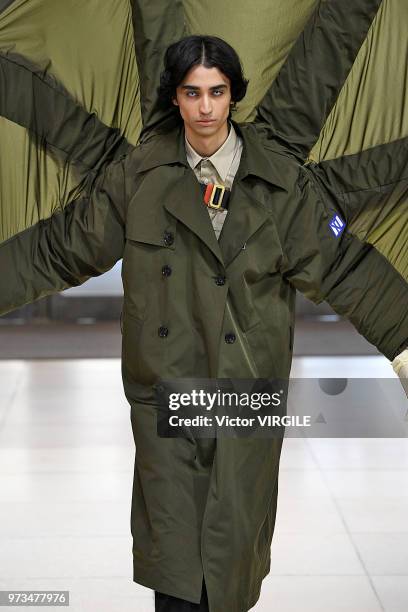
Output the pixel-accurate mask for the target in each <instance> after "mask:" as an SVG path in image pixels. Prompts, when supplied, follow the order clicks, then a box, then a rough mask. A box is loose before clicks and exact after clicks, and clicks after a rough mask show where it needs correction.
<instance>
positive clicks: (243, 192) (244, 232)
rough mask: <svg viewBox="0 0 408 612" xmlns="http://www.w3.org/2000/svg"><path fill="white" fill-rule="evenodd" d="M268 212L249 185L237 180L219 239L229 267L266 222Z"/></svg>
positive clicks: (226, 264)
mask: <svg viewBox="0 0 408 612" xmlns="http://www.w3.org/2000/svg"><path fill="white" fill-rule="evenodd" d="M268 216H269V215H268V213H267V211H266V209H265V208H264V207H263V205H262V204H261V202H259V201H258V200H256V199H255V198H254V197H253V195H252V193H251V189H250V187H249V186H248V185H245V182H244V181H241V180H237V181H236V182H235V184H234V185H233V190H232V193H231V199H230V204H229V208H228V214H227V216H226V219H225V222H224V226H223V228H222V232H221V235H220V239H219V245H220V248H221V253H222V257H223V260H224V265H225V267H227V266H228V265H229V264H230V263H231V262H232V260H233V259H234V258H235V257H236V256H237V255H238V253H239V252H240V251H241V250H242V249H244V248H245V245H246V242H247V240H248V239H249V238H250V237H251V236H252V235H253V234H254V233H255V232H256V231H257V230H258V229H259V228H260V227H261V226H262V225H263V224H264V223H265V221H266V220H267V219H268Z"/></svg>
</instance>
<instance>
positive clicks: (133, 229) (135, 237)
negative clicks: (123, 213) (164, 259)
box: [125, 206, 176, 249]
mask: <svg viewBox="0 0 408 612" xmlns="http://www.w3.org/2000/svg"><path fill="white" fill-rule="evenodd" d="M125 234H126V238H127V239H128V240H132V241H133V242H143V243H144V244H151V245H154V246H161V247H166V248H171V249H174V243H175V237H176V224H175V223H174V222H172V221H169V220H168V219H167V218H166V217H165V216H164V215H163V214H161V215H157V214H153V211H152V209H151V208H149V206H146V207H142V206H137V207H136V206H133V207H130V209H129V212H128V216H127V219H126V228H125Z"/></svg>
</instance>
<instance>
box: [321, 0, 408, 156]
mask: <svg viewBox="0 0 408 612" xmlns="http://www.w3.org/2000/svg"><path fill="white" fill-rule="evenodd" d="M407 30H408V2H407V1H406V0H383V2H382V5H381V7H380V9H379V11H378V14H377V16H376V18H375V20H374V22H373V24H372V27H371V29H370V31H369V33H368V36H367V38H366V40H365V42H364V44H363V46H362V48H361V50H360V52H359V54H358V56H357V58H356V60H355V62H354V64H353V68H352V70H351V71H350V74H349V76H348V78H347V80H346V83H345V85H344V87H343V89H342V91H341V92H340V95H339V97H338V99H337V102H336V104H335V106H334V107H333V110H332V112H331V113H330V115H329V117H328V119H327V121H326V124H325V126H324V128H323V130H322V132H321V134H320V138H319V140H318V141H317V143H316V145H315V146H314V147H313V149H312V151H311V154H310V157H311V159H314V160H316V161H319V160H324V159H333V158H336V157H340V156H341V155H349V154H352V153H356V152H358V151H362V150H364V149H368V148H370V147H374V146H376V145H379V144H383V143H387V142H391V141H393V140H396V139H398V138H403V137H405V136H408V100H407V95H408V94H407V75H408V62H407V58H408V37H407Z"/></svg>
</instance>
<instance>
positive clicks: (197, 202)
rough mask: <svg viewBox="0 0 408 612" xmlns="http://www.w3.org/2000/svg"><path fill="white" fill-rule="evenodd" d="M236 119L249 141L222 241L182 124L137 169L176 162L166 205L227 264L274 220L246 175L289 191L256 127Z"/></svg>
mask: <svg viewBox="0 0 408 612" xmlns="http://www.w3.org/2000/svg"><path fill="white" fill-rule="evenodd" d="M232 123H233V125H234V127H235V129H236V131H237V132H238V134H239V135H240V136H241V137H242V139H243V141H244V149H243V152H242V157H241V162H240V166H239V169H238V172H237V176H236V178H235V181H234V185H233V189H232V193H231V198H230V205H229V210H228V214H227V216H226V220H225V223H224V227H223V230H222V232H221V236H220V240H219V241H218V240H217V238H216V235H215V232H214V229H213V227H212V224H211V219H210V217H209V214H208V211H207V209H206V207H205V206H204V205H203V204H202V194H201V191H200V186H199V182H198V181H197V178H196V176H195V174H194V172H193V170H192V169H191V168H190V166H189V164H188V161H187V157H186V151H185V143H184V128H183V126H182V125H181V126H179V127H178V128H177V129H176V130H172V131H171V132H168V133H167V134H165V135H160V136H158V139H157V145H156V146H155V147H153V148H152V149H151V150H150V153H149V154H148V155H147V156H146V157H145V158H144V160H143V162H142V164H141V166H140V168H139V169H138V172H144V171H146V170H150V169H153V168H157V167H160V166H173V168H174V171H173V172H172V173H171V175H172V177H174V179H173V178H172V180H170V181H168V177H169V174H168V173H167V174H166V178H165V179H164V180H166V181H168V191H167V194H166V200H165V202H164V207H165V209H166V210H167V211H168V212H169V213H170V214H172V215H173V216H174V217H176V218H177V219H178V220H179V221H180V222H181V223H183V224H184V225H186V226H187V227H188V228H189V229H190V230H191V231H192V232H194V233H195V234H196V235H197V236H198V237H199V238H200V239H201V240H202V242H203V243H204V244H205V245H206V246H207V247H208V248H209V249H210V250H211V251H212V253H213V254H214V255H215V257H216V258H217V259H218V261H219V262H220V263H221V264H222V265H223V266H224V267H226V266H228V264H229V263H231V261H232V260H233V259H234V258H235V257H236V256H237V254H238V253H239V252H240V250H241V249H242V248H243V247H244V246H245V243H246V241H247V240H248V239H249V238H250V237H251V236H252V235H253V234H254V233H255V232H256V231H257V230H258V229H259V228H260V227H261V226H262V225H263V224H264V223H265V222H266V221H267V219H268V218H269V213H268V211H267V208H266V206H265V205H264V204H263V203H262V202H261V201H259V200H258V199H257V198H256V197H255V196H254V195H253V193H252V190H251V186H250V184H249V182H245V179H247V178H248V177H250V176H256V177H259V178H261V179H263V180H264V181H266V182H269V183H271V184H273V185H274V186H275V188H277V189H281V190H282V189H283V190H285V188H284V186H283V185H284V183H283V181H282V172H281V169H280V168H279V165H276V163H274V162H273V161H271V156H268V155H267V154H266V153H265V150H264V147H263V144H262V142H261V140H260V136H259V135H258V134H257V133H256V128H255V127H254V126H253V125H252V126H251V125H249V124H248V125H246V126H245V125H238V124H237V123H235V122H232ZM176 168H177V171H176Z"/></svg>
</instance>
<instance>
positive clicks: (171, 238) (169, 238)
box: [163, 232, 174, 246]
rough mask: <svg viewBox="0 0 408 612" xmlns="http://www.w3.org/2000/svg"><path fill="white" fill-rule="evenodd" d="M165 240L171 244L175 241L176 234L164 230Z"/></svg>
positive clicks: (167, 244)
mask: <svg viewBox="0 0 408 612" xmlns="http://www.w3.org/2000/svg"><path fill="white" fill-rule="evenodd" d="M163 240H164V244H165V245H166V246H171V245H172V244H173V242H174V236H173V234H172V233H171V232H164V234H163Z"/></svg>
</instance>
